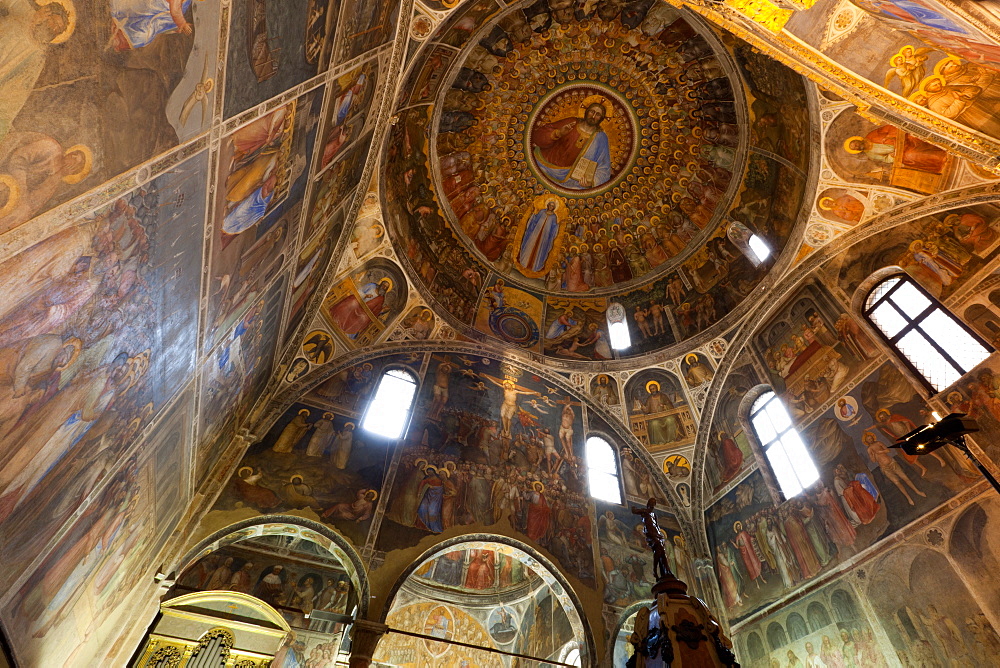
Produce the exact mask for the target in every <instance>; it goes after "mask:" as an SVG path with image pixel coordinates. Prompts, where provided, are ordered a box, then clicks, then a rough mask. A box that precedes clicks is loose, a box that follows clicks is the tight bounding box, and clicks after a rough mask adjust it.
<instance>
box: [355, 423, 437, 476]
mask: <svg viewBox="0 0 1000 668" xmlns="http://www.w3.org/2000/svg"><path fill="white" fill-rule="evenodd" d="M345 426H346V425H345ZM413 468H418V469H420V470H421V471H423V470H424V469H426V468H427V460H426V459H418V460H417V461H415V462H413Z"/></svg>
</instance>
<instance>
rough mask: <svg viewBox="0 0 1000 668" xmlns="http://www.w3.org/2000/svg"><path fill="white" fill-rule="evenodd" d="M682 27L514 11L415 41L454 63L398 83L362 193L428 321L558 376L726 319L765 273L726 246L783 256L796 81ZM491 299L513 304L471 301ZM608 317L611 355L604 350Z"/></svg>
mask: <svg viewBox="0 0 1000 668" xmlns="http://www.w3.org/2000/svg"><path fill="white" fill-rule="evenodd" d="M477 7H479V6H478V5H477ZM480 10H482V11H483V12H485V13H489V12H491V11H495V8H493V9H490V6H489V3H482V7H480V9H476V10H475V11H480ZM469 11H470V12H473V11H474V8H470V9H469ZM693 21H695V19H685V18H682V17H681V16H680V15H678V14H676V13H675V12H674V11H673V10H669V11H659V10H658V11H655V12H654V11H650V6H649V4H648V3H638V4H634V6H633V5H630V6H629V7H626V8H623V7H621V6H620V5H615V6H611V5H608V6H606V7H605V6H602V10H601V11H598V12H596V13H595V12H594V11H593V8H591V10H590V11H586V10H585V8H577V9H569V8H566V7H551V8H550V7H548V6H545V5H543V4H540V3H534V4H531V5H530V6H529V5H528V4H527V3H521V4H520V5H518V6H516V7H515V8H513V9H508V10H507V11H505V12H504V13H502V14H501V15H497V16H496V17H493V18H491V19H489V20H488V21H484V22H483V23H482V24H481V25H480V26H479V27H478V28H477V29H476V30H475V31H474V34H471V33H470V34H465V33H468V32H469V31H470V26H472V25H473V24H471V23H470V24H466V23H464V22H463V20H462V18H460V17H450V18H449V20H448V21H446V22H445V23H444V24H443V25H442V27H441V28H439V30H438V32H437V33H436V34H435V36H434V37H433V38H432V39H433V40H436V41H440V42H442V43H445V44H453V45H463V44H464V45H465V47H464V49H463V51H462V52H461V53H460V54H458V55H457V56H456V55H455V53H454V52H453V51H450V50H448V49H445V48H443V47H435V48H429V49H427V50H426V53H425V54H424V57H425V60H424V61H423V62H420V63H418V64H417V65H416V66H415V67H414V69H413V73H412V76H411V78H410V80H409V81H408V82H407V84H406V85H405V86H404V90H406V91H407V93H406V97H405V98H403V100H401V103H403V106H404V107H405V108H403V109H402V110H401V111H400V113H399V116H398V118H399V122H397V123H396V124H395V125H394V127H393V129H392V130H391V133H392V137H391V139H390V141H389V149H388V153H387V160H386V161H385V163H384V167H383V169H384V173H383V177H382V178H380V186H381V188H382V190H383V192H382V194H383V212H384V214H385V220H386V225H387V227H388V228H389V229H390V230H391V231H393V232H394V234H392V235H390V236H391V238H392V239H393V241H394V242H395V243H396V244H397V250H398V251H399V253H400V255H401V256H402V257H403V258H404V261H405V262H406V264H408V265H409V266H410V267H412V268H413V273H414V274H415V275H418V276H419V277H420V278H421V279H422V282H423V284H424V286H425V287H426V288H427V289H428V290H429V292H430V294H432V295H433V298H434V301H436V302H438V303H439V304H440V305H441V306H443V307H444V310H445V311H447V312H448V313H450V314H451V315H452V316H454V317H455V318H457V319H458V320H460V321H462V322H463V323H465V324H466V325H469V326H471V327H472V328H474V329H476V330H479V331H480V332H483V333H485V334H487V335H488V336H490V337H491V338H494V339H496V340H500V341H502V342H504V343H508V344H512V345H515V346H519V347H524V348H529V349H531V350H536V351H537V350H538V348H539V347H540V348H541V352H542V353H543V354H544V355H546V356H548V357H552V358H563V359H564V360H566V361H567V362H574V361H603V360H610V359H616V358H620V357H626V356H633V355H641V354H644V353H648V352H653V351H657V350H661V349H663V348H665V347H668V346H671V345H673V344H676V343H678V342H680V341H682V340H684V339H687V338H690V337H692V336H695V335H697V334H698V333H700V332H702V331H704V330H705V329H707V328H709V327H711V326H712V325H714V324H715V323H717V322H718V321H719V320H721V319H722V318H723V317H724V316H725V315H726V314H727V313H728V312H729V311H731V310H733V309H734V308H735V307H736V306H738V305H739V303H740V301H741V300H742V298H743V297H744V296H745V295H746V294H747V293H748V292H749V290H750V289H752V287H753V286H754V285H755V284H756V283H757V282H758V281H759V280H760V278H761V277H762V276H763V274H764V271H766V268H767V267H768V266H770V263H772V262H773V259H772V260H769V261H767V262H766V263H765V265H762V266H760V267H758V266H756V264H755V261H752V260H751V259H750V257H748V256H749V255H750V252H749V248H748V247H741V246H740V244H739V239H740V237H739V235H737V240H736V241H734V240H733V235H730V234H727V230H729V229H730V228H732V227H733V225H739V226H740V229H741V230H745V231H746V234H745V235H744V236H746V237H749V235H750V234H754V233H756V234H758V235H760V236H762V237H763V238H765V239H766V240H767V243H768V244H770V245H771V247H772V250H773V251H774V254H775V255H774V256H776V253H777V252H778V251H780V249H781V247H782V246H783V244H784V242H785V240H786V239H787V237H788V235H789V233H790V231H791V228H792V225H793V223H794V222H795V220H796V218H797V216H798V208H799V205H800V203H801V201H802V195H803V191H804V181H803V178H804V176H805V170H806V169H807V166H808V155H809V147H808V145H807V144H804V143H803V142H802V140H801V139H798V138H796V136H797V134H798V133H800V132H801V131H802V130H803V129H804V128H805V127H806V125H807V123H808V111H807V105H806V98H805V93H804V89H803V87H802V83H801V80H799V79H798V78H797V76H796V75H794V74H789V73H787V72H785V71H784V70H783V69H782V68H781V67H780V66H776V65H775V64H774V63H773V62H770V61H766V60H761V59H755V58H754V57H753V56H752V54H750V52H749V51H748V50H746V49H743V48H742V47H740V46H739V44H740V43H738V42H735V41H734V43H733V46H731V47H729V46H727V45H724V44H722V43H720V42H718V41H716V40H715V38H713V37H709V36H706V35H707V34H708V33H705V31H704V30H703V29H702V28H700V27H698V26H697V25H696V24H695V23H693ZM459 33H461V35H459ZM731 41H732V40H731ZM748 99H753V106H752V107H751V108H748V107H747V103H746V101H747V100H748ZM414 105H416V106H414ZM790 108H791V109H796V111H795V112H792V113H786V112H787V110H788V109H790ZM748 122H749V125H748ZM748 144H749V145H750V146H751V148H750V151H749V152H748V150H747V146H748ZM743 246H745V244H743ZM491 274H492V276H491ZM499 282H502V285H503V286H504V292H505V293H507V294H509V295H512V296H514V295H518V296H523V297H524V299H522V300H521V301H522V302H523V304H522V306H523V307H521V308H519V307H517V306H514V305H501V304H499V303H498V302H497V301H496V300H494V299H492V298H491V295H490V289H491V287H492V286H495V285H497V283H499ZM612 301H619V302H621V303H622V304H623V305H624V306H625V309H626V314H627V318H628V322H629V325H630V329H631V330H632V331H633V332H634V333H635V334H634V335H633V345H632V347H631V348H630V349H629V350H628V351H624V352H618V353H615V352H614V351H612V350H611V347H610V345H609V341H608V335H607V329H606V322H605V320H606V318H605V312H606V310H607V308H608V306H609V304H610V303H611V302H612ZM529 304H530V306H529ZM506 311H510V313H507V312H506ZM514 311H517V312H514Z"/></svg>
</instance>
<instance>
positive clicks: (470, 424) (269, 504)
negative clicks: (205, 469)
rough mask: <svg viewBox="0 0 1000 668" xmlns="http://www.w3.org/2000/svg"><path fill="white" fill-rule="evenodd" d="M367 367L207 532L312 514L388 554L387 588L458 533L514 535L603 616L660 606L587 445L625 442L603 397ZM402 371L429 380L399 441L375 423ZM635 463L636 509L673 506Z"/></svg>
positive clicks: (483, 363) (442, 362) (641, 546)
mask: <svg viewBox="0 0 1000 668" xmlns="http://www.w3.org/2000/svg"><path fill="white" fill-rule="evenodd" d="M362 359H363V360H365V361H361V360H359V361H358V362H357V363H355V364H354V365H353V366H348V367H346V368H344V369H343V370H341V371H339V372H337V373H335V374H333V375H332V376H329V377H328V378H327V379H326V380H324V381H323V382H321V383H319V384H318V385H316V386H315V387H314V388H313V389H312V390H311V391H309V392H307V393H306V394H305V395H304V396H303V397H302V398H301V399H300V400H299V401H297V402H295V403H293V404H292V405H291V406H290V407H289V408H288V409H287V410H286V411H285V412H284V414H283V415H282V416H281V417H280V418H278V420H277V421H276V422H275V423H274V424H273V426H272V427H271V429H270V430H269V431H268V433H267V434H266V435H265V436H264V437H263V438H262V439H261V441H260V442H259V443H256V444H254V445H251V446H250V448H249V449H248V450H247V453H246V454H245V456H244V458H243V460H242V461H241V462H240V463H239V466H238V467H237V471H236V474H235V475H234V476H233V477H232V478H231V479H230V480H229V482H228V483H227V485H226V487H225V489H224V490H223V492H222V494H221V496H220V497H219V499H218V501H217V502H216V504H215V506H214V507H213V509H212V510H211V511H210V512H209V514H208V515H207V516H206V518H205V520H204V522H203V523H202V531H203V532H210V531H214V530H217V529H221V528H223V527H225V526H227V525H229V524H232V523H233V522H236V521H239V520H244V519H248V518H252V517H258V516H262V515H265V514H271V513H281V514H291V515H299V516H302V517H308V518H310V519H313V520H316V521H320V522H323V523H324V524H326V525H327V526H329V527H330V528H332V529H333V530H335V531H337V532H338V533H339V534H341V535H342V536H344V537H345V538H346V539H347V540H349V541H350V542H351V543H352V544H353V545H354V546H355V548H356V549H357V550H358V551H359V552H364V551H366V550H374V552H373V554H375V555H377V558H378V561H376V562H374V563H373V564H372V567H371V568H372V570H371V572H370V573H369V577H370V578H371V580H372V583H373V587H374V588H376V589H378V590H380V591H384V590H386V589H388V588H389V587H391V585H392V583H393V582H394V581H395V579H396V578H397V577H398V574H399V572H400V571H401V569H402V568H403V567H406V566H408V565H409V564H410V561H411V560H412V559H414V558H416V557H417V556H418V555H419V554H420V553H421V552H423V551H425V550H427V549H428V548H429V547H431V546H432V545H434V544H435V543H437V542H439V541H441V540H443V539H446V538H450V537H453V536H457V535H462V534H466V533H491V534H499V535H504V536H511V537H513V538H516V539H517V540H519V541H523V542H524V543H526V544H528V545H529V546H531V547H533V548H535V549H537V550H539V551H540V552H541V553H542V554H543V555H545V556H546V557H547V558H549V559H551V560H552V561H553V563H554V564H556V566H557V567H558V568H559V570H560V571H561V572H562V573H563V575H564V576H565V577H566V578H567V579H568V580H569V581H570V583H571V584H572V586H573V588H574V590H575V591H576V592H577V594H578V595H579V596H580V597H581V598H582V599H583V601H584V604H585V605H587V606H591V608H592V610H593V611H594V613H595V614H593V615H592V616H591V617H592V619H599V615H600V612H599V611H600V610H601V608H602V601H603V605H604V606H606V607H607V608H608V609H609V610H615V609H619V608H623V607H625V606H627V605H629V604H630V603H632V602H633V601H635V600H639V599H641V598H644V597H646V596H648V593H647V591H648V587H649V585H650V584H651V578H652V571H651V565H650V563H649V561H650V558H649V556H648V548H647V547H646V546H645V543H644V539H643V538H642V537H641V536H640V535H638V534H637V533H636V530H635V526H636V524H637V523H636V521H635V520H634V519H632V518H634V516H633V515H632V514H631V513H630V512H629V510H628V508H627V507H626V506H625V505H624V504H622V505H618V504H608V503H603V502H598V503H596V504H595V502H594V501H593V500H592V499H591V497H590V493H589V490H588V488H587V480H586V470H587V469H586V460H585V456H584V450H583V443H584V439H585V437H586V435H587V434H588V433H591V432H597V433H601V434H602V435H604V436H605V437H606V438H609V439H610V440H611V441H612V442H613V443H614V444H615V445H616V446H617V445H619V443H620V438H616V437H615V434H616V430H615V429H613V428H612V427H610V426H609V425H608V423H606V422H605V421H604V420H603V419H602V418H600V417H599V416H597V415H594V414H592V413H589V412H588V410H587V406H588V402H589V400H588V399H584V398H580V395H579V393H578V392H577V391H575V390H568V389H563V383H561V382H557V383H553V382H551V381H549V380H548V379H544V378H542V377H541V376H539V375H538V374H537V373H536V372H535V371H533V370H532V369H529V368H525V367H522V366H519V365H515V364H512V363H510V362H504V361H500V360H498V359H496V358H493V357H487V356H481V355H480V356H476V357H471V356H469V355H467V354H464V353H462V354H459V353H426V354H420V353H407V354H399V355H390V356H383V357H374V358H371V357H369V358H362ZM399 366H403V367H405V368H408V369H411V370H413V371H414V372H417V373H418V375H419V377H420V379H421V384H420V389H419V391H418V393H417V397H416V400H415V407H414V412H413V416H412V418H411V421H410V424H409V428H408V430H407V432H406V435H405V436H404V438H403V439H401V440H400V441H398V442H395V441H387V440H386V439H384V438H380V437H375V436H373V435H372V434H370V433H368V432H367V431H366V430H364V429H363V427H362V423H363V420H364V417H365V410H366V409H367V406H368V403H369V401H370V400H371V397H372V393H373V392H374V390H375V387H376V384H377V382H378V380H379V378H380V376H381V374H382V372H383V370H385V369H386V368H392V367H399ZM585 416H586V417H585ZM585 420H586V421H585ZM622 428H623V427H622V426H619V427H618V429H619V430H621V429H622ZM628 460H629V463H628V466H629V469H628V473H627V476H626V475H623V476H622V482H621V484H622V490H623V493H625V492H627V496H624V497H623V499H628V500H631V501H633V502H634V501H638V500H639V499H641V500H642V502H643V503H644V502H645V500H646V498H648V496H643V495H644V494H648V495H652V496H655V497H657V498H658V499H659V500H660V503H661V504H664V503H665V502H666V498H665V495H664V493H663V492H662V490H661V489H660V487H659V486H660V485H661V484H663V483H661V482H659V481H660V480H662V478H661V477H660V476H658V475H657V474H656V472H655V471H651V470H650V469H649V468H647V464H646V463H645V461H644V460H643V459H640V458H637V457H635V456H634V453H633V454H630V455H629V456H628ZM640 481H641V482H640ZM661 507H664V506H662V505H661ZM609 513H610V514H611V515H612V516H613V517H614V518H615V519H614V521H609V519H608V518H607V515H608V514H609ZM661 526H662V527H663V528H664V530H665V531H666V532H667V537H668V539H669V541H670V546H671V548H672V557H673V559H674V561H673V563H674V564H675V565H676V568H677V571H678V573H682V574H684V575H686V576H688V577H691V576H692V575H693V573H694V567H693V564H692V562H691V555H690V553H689V551H688V548H687V543H686V541H685V539H684V537H683V535H682V532H681V527H680V524H679V523H678V521H677V519H676V518H675V517H674V516H673V515H672V514H671V513H670V512H666V513H664V514H663V516H662V519H661ZM380 564H384V565H380ZM467 577H468V576H467V575H466V578H467ZM682 577H683V575H682ZM692 579H693V578H692ZM693 586H696V585H693ZM591 623H593V621H592V622H591ZM601 631H602V632H603V630H601ZM606 633H610V630H608V631H607V632H606Z"/></svg>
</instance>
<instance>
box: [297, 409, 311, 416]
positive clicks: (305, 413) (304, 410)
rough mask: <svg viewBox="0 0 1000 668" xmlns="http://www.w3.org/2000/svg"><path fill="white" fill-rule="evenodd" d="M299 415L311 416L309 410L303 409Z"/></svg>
mask: <svg viewBox="0 0 1000 668" xmlns="http://www.w3.org/2000/svg"><path fill="white" fill-rule="evenodd" d="M299 415H311V413H310V412H309V409H308V408H303V409H301V410H300V411H299Z"/></svg>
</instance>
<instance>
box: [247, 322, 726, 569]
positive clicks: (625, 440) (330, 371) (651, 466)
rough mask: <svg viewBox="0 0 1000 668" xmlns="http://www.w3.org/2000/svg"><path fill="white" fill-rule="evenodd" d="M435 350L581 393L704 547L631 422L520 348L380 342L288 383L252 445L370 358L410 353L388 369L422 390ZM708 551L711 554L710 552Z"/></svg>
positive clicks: (689, 536)
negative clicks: (511, 367) (299, 404)
mask: <svg viewBox="0 0 1000 668" xmlns="http://www.w3.org/2000/svg"><path fill="white" fill-rule="evenodd" d="M434 353H452V354H464V355H469V356H470V357H488V358H490V359H492V360H495V361H501V362H502V361H504V360H509V361H510V362H511V363H513V364H516V365H517V366H520V367H522V368H524V369H525V370H528V371H531V373H532V374H534V375H536V376H538V377H539V378H540V379H542V380H544V381H545V382H546V383H547V384H550V385H552V387H555V388H558V389H559V391H560V392H563V393H566V394H571V395H573V396H576V397H577V398H578V399H579V400H580V401H581V403H582V404H583V407H584V408H585V409H586V415H587V416H588V417H587V422H586V424H585V426H586V430H585V433H586V434H587V435H590V434H592V433H598V432H600V433H602V434H604V435H606V436H607V437H608V439H607V440H608V442H609V443H611V444H612V447H613V448H615V450H616V451H617V453H618V454H619V461H620V453H621V449H622V448H624V447H628V448H629V450H630V451H631V453H632V455H633V456H634V457H635V458H636V459H638V460H639V461H641V462H642V463H643V465H644V466H645V467H646V468H647V469H648V470H649V472H650V475H651V476H653V478H654V480H655V482H656V484H657V485H658V486H659V488H660V490H661V491H662V492H663V494H664V497H665V498H666V501H667V506H668V507H667V508H664V510H666V511H667V512H670V513H672V514H673V515H675V516H676V518H677V521H678V523H679V524H680V527H681V532H682V533H683V534H684V540H685V541H686V542H687V544H688V545H690V546H700V545H701V544H702V541H700V540H698V537H697V535H696V532H695V529H694V527H693V526H692V524H691V522H690V521H689V519H688V515H687V514H686V513H684V512H682V509H683V508H684V507H685V506H684V505H683V504H682V503H681V501H680V498H679V497H678V495H677V492H676V490H675V489H674V486H673V485H671V484H670V483H669V482H668V481H667V479H666V476H665V475H664V474H663V471H662V469H661V468H660V466H659V465H658V464H657V462H656V461H655V460H654V459H653V457H652V456H651V455H650V454H649V452H648V451H647V450H646V449H645V448H644V447H643V446H642V444H641V443H640V442H639V440H638V439H637V438H636V437H635V435H634V434H633V433H632V432H631V430H629V428H628V426H627V425H626V424H625V423H624V422H623V421H622V419H621V416H620V415H618V414H616V413H614V412H612V411H611V410H610V409H609V408H608V407H606V406H601V405H599V404H598V403H597V402H596V401H593V400H592V399H591V398H590V397H589V395H587V394H586V393H585V392H584V391H582V390H581V388H579V387H577V386H575V385H574V384H573V383H571V382H568V381H567V379H566V377H565V376H563V375H560V374H557V373H554V372H552V371H551V370H549V369H547V368H546V367H543V366H541V365H539V364H538V363H537V362H536V361H534V360H533V359H532V358H531V356H529V355H526V354H522V353H519V352H516V351H510V352H503V353H501V352H499V351H486V350H483V348H482V347H481V346H477V345H474V344H470V343H463V342H458V341H455V342H445V341H431V342H426V343H417V342H414V341H407V342H404V343H399V342H394V343H381V344H376V345H373V346H369V347H368V348H365V349H363V350H359V351H355V352H354V353H352V354H349V355H345V356H343V357H341V358H338V359H337V361H336V363H335V364H333V363H331V364H328V365H326V366H321V367H318V368H316V369H313V370H312V371H311V372H310V373H308V374H306V375H305V376H303V377H302V378H300V379H298V380H296V381H294V382H292V383H290V384H288V385H286V386H285V387H284V388H283V389H282V390H281V391H280V392H278V393H275V395H273V397H272V399H271V401H270V403H269V404H268V405H267V406H266V407H264V408H263V409H262V410H261V411H260V412H259V413H258V415H257V417H256V420H255V421H254V423H253V424H252V425H251V427H250V430H251V433H249V434H247V436H246V438H247V440H248V441H249V442H251V443H253V442H255V441H258V440H260V439H261V437H262V435H263V434H266V433H267V430H268V429H270V428H271V427H272V426H273V425H274V423H275V422H277V421H278V420H279V419H280V418H281V416H282V414H284V412H285V411H286V410H288V409H289V408H290V407H291V406H292V404H294V403H295V402H296V401H297V400H299V399H300V398H301V397H303V396H304V395H305V394H306V393H308V392H309V391H310V390H312V389H313V388H315V387H317V386H318V385H320V384H321V383H323V382H325V381H327V380H329V379H330V378H332V377H333V376H335V375H336V374H338V373H340V372H342V371H344V370H345V369H348V368H350V367H353V366H356V365H358V364H362V363H364V362H367V361H372V360H376V359H380V358H385V357H389V356H393V355H399V354H406V355H407V356H410V357H411V360H410V361H399V360H394V361H393V362H392V363H391V364H389V365H387V367H386V368H391V367H396V368H402V369H406V370H408V371H410V372H412V373H414V374H415V375H417V378H418V379H419V384H420V385H419V386H420V388H423V387H424V384H425V383H426V382H427V380H426V379H425V378H423V374H422V373H420V372H418V369H420V361H419V360H420V356H421V355H422V354H434ZM419 391H420V390H419V389H418V392H419ZM591 415H593V416H596V417H597V418H600V420H601V421H602V422H603V423H604V424H605V425H607V427H608V429H596V428H595V427H594V426H593V423H592V422H591V420H590V419H589V416H591ZM692 474H693V470H692ZM694 482H695V481H694V479H692V494H693V493H694V489H693V488H694ZM704 554H708V552H707V550H706V551H705V552H704ZM702 556H703V555H702Z"/></svg>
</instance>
